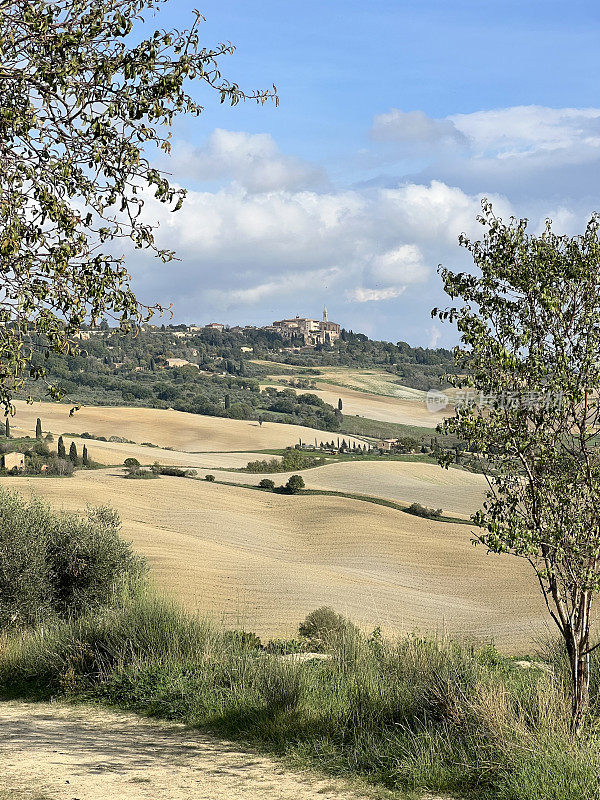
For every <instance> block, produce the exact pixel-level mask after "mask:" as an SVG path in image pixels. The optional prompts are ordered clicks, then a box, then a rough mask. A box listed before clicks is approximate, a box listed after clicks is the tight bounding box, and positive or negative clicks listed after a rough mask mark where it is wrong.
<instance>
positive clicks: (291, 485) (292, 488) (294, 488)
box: [285, 475, 304, 494]
mask: <svg viewBox="0 0 600 800" xmlns="http://www.w3.org/2000/svg"><path fill="white" fill-rule="evenodd" d="M301 489H304V478H303V477H302V475H290V477H289V478H288V482H287V483H286V485H285V490H286V492H287V493H288V494H298V492H299V491H300V490H301Z"/></svg>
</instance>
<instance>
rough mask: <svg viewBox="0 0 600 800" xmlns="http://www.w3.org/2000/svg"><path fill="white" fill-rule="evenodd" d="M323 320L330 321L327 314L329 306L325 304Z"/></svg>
mask: <svg viewBox="0 0 600 800" xmlns="http://www.w3.org/2000/svg"><path fill="white" fill-rule="evenodd" d="M323 322H329V318H328V316H327V306H323Z"/></svg>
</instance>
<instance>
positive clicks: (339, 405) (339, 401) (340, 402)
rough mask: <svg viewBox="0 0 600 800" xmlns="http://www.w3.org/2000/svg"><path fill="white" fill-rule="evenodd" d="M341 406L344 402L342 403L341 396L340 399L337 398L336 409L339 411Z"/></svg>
mask: <svg viewBox="0 0 600 800" xmlns="http://www.w3.org/2000/svg"><path fill="white" fill-rule="evenodd" d="M343 406H344V404H343V403H342V398H341V397H340V399H339V400H338V411H341V410H342V408H343Z"/></svg>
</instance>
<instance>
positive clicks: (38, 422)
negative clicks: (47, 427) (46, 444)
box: [35, 417, 42, 439]
mask: <svg viewBox="0 0 600 800" xmlns="http://www.w3.org/2000/svg"><path fill="white" fill-rule="evenodd" d="M35 438H36V439H41V438H42V420H41V419H40V418H39V417H38V418H37V420H36V423H35Z"/></svg>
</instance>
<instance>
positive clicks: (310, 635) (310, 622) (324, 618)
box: [298, 606, 348, 645]
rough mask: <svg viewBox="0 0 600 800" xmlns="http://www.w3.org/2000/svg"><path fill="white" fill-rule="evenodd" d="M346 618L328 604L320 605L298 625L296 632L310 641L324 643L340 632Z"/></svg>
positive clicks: (345, 625)
mask: <svg viewBox="0 0 600 800" xmlns="http://www.w3.org/2000/svg"><path fill="white" fill-rule="evenodd" d="M347 626H348V620H346V618H345V617H343V616H342V615H341V614H338V613H337V612H336V611H334V610H333V608H329V606H321V608H317V609H315V610H314V611H311V612H310V614H308V615H307V616H306V618H305V620H304V621H303V622H301V623H300V625H299V626H298V633H299V634H300V636H302V637H304V638H305V639H310V640H311V643H313V644H315V643H318V644H320V645H323V644H326V643H327V642H328V641H330V640H331V638H332V636H334V635H336V634H340V633H342V632H343V631H344V630H346V628H347Z"/></svg>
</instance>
